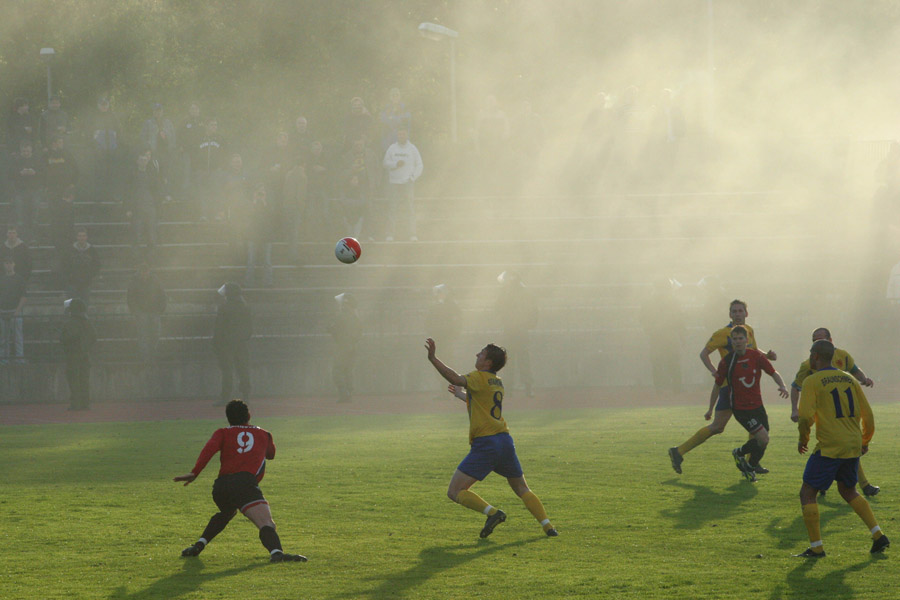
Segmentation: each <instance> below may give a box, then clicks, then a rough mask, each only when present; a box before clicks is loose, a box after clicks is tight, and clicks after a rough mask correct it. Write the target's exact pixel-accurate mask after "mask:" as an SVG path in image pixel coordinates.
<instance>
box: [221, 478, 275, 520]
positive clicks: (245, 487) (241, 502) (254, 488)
mask: <svg viewBox="0 0 900 600" xmlns="http://www.w3.org/2000/svg"><path fill="white" fill-rule="evenodd" d="M212 497H213V502H215V503H216V506H218V507H219V510H220V511H221V512H223V513H233V512H234V511H236V510H239V511H241V512H244V511H245V510H247V509H248V508H250V507H251V506H255V505H257V504H262V503H264V502H266V499H265V498H264V497H263V493H262V490H261V489H259V486H258V485H256V476H254V475H253V474H252V473H246V472H243V473H230V474H228V475H222V476H221V477H219V478H218V479H216V481H215V483H213V489H212Z"/></svg>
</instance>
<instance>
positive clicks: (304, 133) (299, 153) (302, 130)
mask: <svg viewBox="0 0 900 600" xmlns="http://www.w3.org/2000/svg"><path fill="white" fill-rule="evenodd" d="M290 138H291V148H292V150H293V153H294V163H292V164H300V165H304V166H305V165H306V162H307V160H308V159H309V152H310V145H311V144H312V143H313V142H314V141H315V140H314V139H313V138H312V135H311V134H310V132H309V122H308V121H307V119H306V117H304V116H302V115H301V116H299V117H297V120H296V121H294V131H293V133H291V136H290Z"/></svg>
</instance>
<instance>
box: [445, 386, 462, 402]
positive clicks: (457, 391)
mask: <svg viewBox="0 0 900 600" xmlns="http://www.w3.org/2000/svg"><path fill="white" fill-rule="evenodd" d="M447 391H448V392H450V393H451V394H453V395H454V396H456V397H457V398H459V399H460V400H462V401H463V402H465V401H466V388H464V387H460V386H456V385H453V384H450V385H448V386H447Z"/></svg>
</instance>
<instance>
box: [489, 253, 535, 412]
mask: <svg viewBox="0 0 900 600" xmlns="http://www.w3.org/2000/svg"><path fill="white" fill-rule="evenodd" d="M497 281H498V282H500V296H499V298H498V299H497V307H496V318H497V322H498V323H499V324H500V330H501V331H502V334H501V338H500V343H501V344H502V345H503V346H505V347H506V350H507V353H508V356H509V363H507V364H508V365H509V366H511V367H513V370H512V373H513V374H514V375H515V377H516V378H518V379H521V381H522V385H524V387H525V393H526V394H527V395H529V396H533V395H534V390H533V384H534V378H533V377H532V374H531V354H530V350H529V346H530V341H529V336H530V332H531V330H532V329H534V327H535V326H536V325H537V319H538V308H537V303H536V302H535V300H534V295H533V294H532V293H531V290H529V289H528V288H526V287H525V285H524V284H523V283H522V279H521V278H520V277H519V274H518V273H515V272H514V271H504V272H503V273H501V274H500V276H499V277H497ZM505 379H506V380H507V381H508V383H507V385H506V388H507V389H509V390H512V389H513V380H512V375H511V374H510V373H509V371H507V377H505Z"/></svg>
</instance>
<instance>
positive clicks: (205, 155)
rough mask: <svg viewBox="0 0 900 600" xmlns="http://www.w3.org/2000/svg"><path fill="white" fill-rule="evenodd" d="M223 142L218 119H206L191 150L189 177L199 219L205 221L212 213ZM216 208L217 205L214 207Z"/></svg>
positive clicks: (223, 147) (221, 159)
mask: <svg viewBox="0 0 900 600" xmlns="http://www.w3.org/2000/svg"><path fill="white" fill-rule="evenodd" d="M224 152H225V143H224V142H223V141H222V137H221V136H220V135H219V121H218V120H217V119H215V118H209V119H207V120H206V125H205V127H204V130H203V134H202V135H201V136H200V137H199V139H198V141H197V143H196V144H195V145H194V147H193V149H192V150H191V178H192V182H193V185H194V197H195V199H197V201H198V202H199V204H200V221H201V222H205V221H208V220H209V219H210V217H211V216H213V214H214V212H215V211H214V207H213V206H212V204H213V203H214V200H215V198H214V194H215V191H216V188H217V183H218V181H217V180H218V179H219V177H220V173H221V167H222V161H223V154H224ZM215 208H218V207H215Z"/></svg>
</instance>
